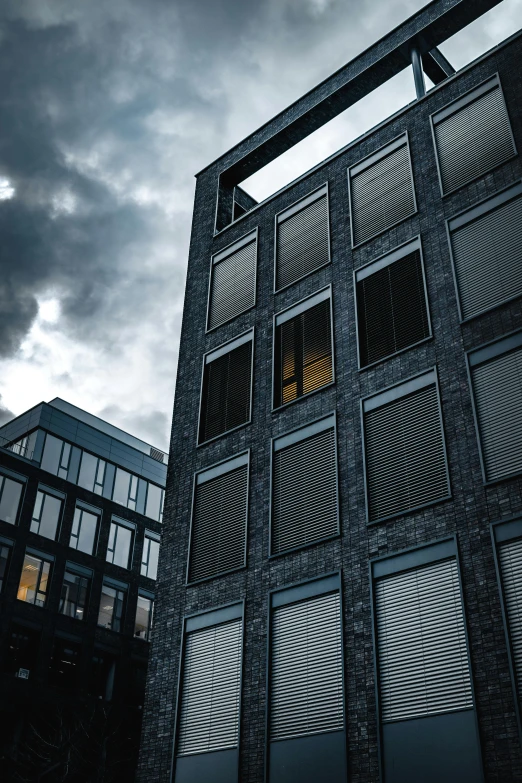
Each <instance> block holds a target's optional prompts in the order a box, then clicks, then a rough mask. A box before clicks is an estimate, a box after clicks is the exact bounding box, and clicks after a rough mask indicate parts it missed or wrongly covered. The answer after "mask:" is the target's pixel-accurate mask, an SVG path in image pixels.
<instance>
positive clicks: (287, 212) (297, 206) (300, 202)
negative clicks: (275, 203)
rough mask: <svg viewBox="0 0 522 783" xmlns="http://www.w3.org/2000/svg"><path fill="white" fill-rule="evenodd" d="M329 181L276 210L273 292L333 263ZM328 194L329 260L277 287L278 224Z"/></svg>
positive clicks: (278, 291) (276, 292)
mask: <svg viewBox="0 0 522 783" xmlns="http://www.w3.org/2000/svg"><path fill="white" fill-rule="evenodd" d="M329 184H330V183H329V181H328V180H326V182H325V183H324V184H323V185H319V187H316V188H314V190H312V191H311V192H310V193H308V194H307V195H306V196H301V198H298V199H297V200H296V201H293V202H292V203H290V204H289V205H288V206H287V207H285V208H284V209H281V210H279V212H276V213H275V215H274V251H273V252H274V284H273V291H272V293H273V294H279V293H281V292H282V291H286V290H287V289H288V288H290V287H291V286H293V285H295V284H296V283H299V282H301V280H304V279H305V278H307V277H310V275H313V274H315V273H316V272H319V270H320V269H324V268H325V267H327V266H329V265H330V264H331V263H332V227H331V221H330V189H329ZM324 195H325V196H326V219H327V233H328V261H327V262H326V263H325V264H321V266H318V267H316V268H315V269H312V271H311V272H305V274H304V275H301V277H298V278H297V279H296V280H293V281H292V282H291V283H287V284H286V285H284V286H281V287H280V288H278V287H277V238H278V226H279V224H280V223H282V222H284V220H286V218H289V217H291V216H292V215H294V214H298V213H299V212H301V210H303V209H306V207H308V206H310V204H313V203H314V202H315V201H319V199H320V198H322V197H323V196H324Z"/></svg>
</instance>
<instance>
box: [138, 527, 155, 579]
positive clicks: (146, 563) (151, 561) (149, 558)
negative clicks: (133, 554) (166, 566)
mask: <svg viewBox="0 0 522 783" xmlns="http://www.w3.org/2000/svg"><path fill="white" fill-rule="evenodd" d="M159 547H160V542H159V536H157V535H156V534H155V533H151V531H150V530H146V531H145V539H144V541H143V554H142V556H141V572H140V573H141V575H142V576H148V577H149V579H154V581H156V578H157V576H158V557H159Z"/></svg>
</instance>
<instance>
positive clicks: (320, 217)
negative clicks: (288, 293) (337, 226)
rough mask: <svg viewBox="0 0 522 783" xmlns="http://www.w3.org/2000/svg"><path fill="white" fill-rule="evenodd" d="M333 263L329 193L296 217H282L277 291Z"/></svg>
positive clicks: (293, 215) (278, 244)
mask: <svg viewBox="0 0 522 783" xmlns="http://www.w3.org/2000/svg"><path fill="white" fill-rule="evenodd" d="M329 260H330V254H329V241H328V196H327V195H326V193H325V194H324V195H323V196H321V197H320V198H319V199H317V200H316V201H314V202H313V203H312V204H309V205H308V206H306V207H304V208H303V209H301V210H300V211H299V212H297V213H296V214H292V215H291V216H290V217H287V218H285V216H284V214H283V215H280V216H279V218H278V225H277V262H276V278H277V279H276V289H280V288H284V287H285V286H287V285H290V284H291V283H293V282H295V281H296V280H299V279H300V278H301V277H304V275H307V274H309V273H310V272H313V271H314V269H318V268H319V267H321V266H324V265H325V264H327V263H328V262H329Z"/></svg>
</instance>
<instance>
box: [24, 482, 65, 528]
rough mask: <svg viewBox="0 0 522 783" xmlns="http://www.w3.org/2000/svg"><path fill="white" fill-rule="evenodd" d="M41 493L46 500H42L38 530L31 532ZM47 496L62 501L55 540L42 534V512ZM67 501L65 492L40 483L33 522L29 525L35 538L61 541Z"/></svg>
mask: <svg viewBox="0 0 522 783" xmlns="http://www.w3.org/2000/svg"><path fill="white" fill-rule="evenodd" d="M39 492H41V493H42V494H43V495H44V500H42V505H41V507H40V514H39V518H38V530H31V526H32V524H33V521H34V519H35V517H34V509H35V506H36V501H37V498H38V493H39ZM45 495H50V496H51V497H54V498H55V499H56V500H59V501H60V513H59V514H58V519H57V521H56V532H55V536H54V538H49V536H44V534H43V533H40V526H41V518H42V511H43V509H44V507H45ZM66 500H67V495H66V494H65V493H64V492H60V491H59V490H57V489H54V487H48V486H47V485H46V484H41V483H40V482H38V486H37V488H36V497H35V500H34V506H33V510H32V512H31V521H30V523H29V530H30V532H31V533H33V535H35V536H41V537H42V538H45V539H47V541H57V542H58V541H59V540H60V535H61V533H62V528H63V517H64V512H65V502H66Z"/></svg>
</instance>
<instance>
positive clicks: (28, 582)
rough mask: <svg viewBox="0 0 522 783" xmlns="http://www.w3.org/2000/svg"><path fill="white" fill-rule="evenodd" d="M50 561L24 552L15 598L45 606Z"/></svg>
mask: <svg viewBox="0 0 522 783" xmlns="http://www.w3.org/2000/svg"><path fill="white" fill-rule="evenodd" d="M50 573H51V563H50V561H49V560H45V559H44V558H43V557H37V556H36V555H32V554H29V553H26V555H25V557H24V564H23V566H22V574H21V576H20V585H19V587H18V595H17V598H18V600H19V601H25V602H26V603H28V604H34V605H35V606H45V600H46V598H47V588H48V585H49V576H50Z"/></svg>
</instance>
